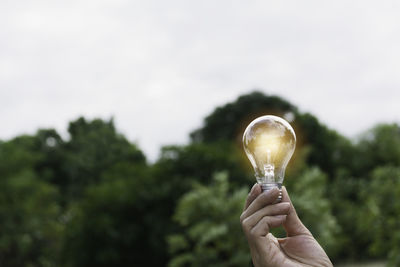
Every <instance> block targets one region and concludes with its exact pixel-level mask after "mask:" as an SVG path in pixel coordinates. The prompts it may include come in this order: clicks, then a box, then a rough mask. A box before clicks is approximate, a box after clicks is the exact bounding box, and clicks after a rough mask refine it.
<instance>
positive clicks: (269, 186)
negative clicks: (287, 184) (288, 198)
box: [260, 183, 282, 203]
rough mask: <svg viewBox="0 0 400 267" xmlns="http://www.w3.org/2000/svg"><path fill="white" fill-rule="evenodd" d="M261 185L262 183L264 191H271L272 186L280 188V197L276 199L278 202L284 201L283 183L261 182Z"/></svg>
mask: <svg viewBox="0 0 400 267" xmlns="http://www.w3.org/2000/svg"><path fill="white" fill-rule="evenodd" d="M260 185H261V189H262V191H263V192H266V191H269V190H271V189H272V188H278V189H279V195H278V198H277V199H276V203H279V202H281V201H282V184H281V183H271V184H260Z"/></svg>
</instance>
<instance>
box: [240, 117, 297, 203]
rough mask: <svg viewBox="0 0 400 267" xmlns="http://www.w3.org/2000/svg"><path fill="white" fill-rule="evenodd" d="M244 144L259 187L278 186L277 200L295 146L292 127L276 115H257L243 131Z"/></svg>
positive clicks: (264, 188)
mask: <svg viewBox="0 0 400 267" xmlns="http://www.w3.org/2000/svg"><path fill="white" fill-rule="evenodd" d="M243 147H244V151H245V152H246V155H247V157H248V158H249V161H250V162H251V165H253V168H254V172H255V176H256V179H257V182H258V183H259V184H260V185H261V188H262V190H263V191H268V190H270V189H272V188H274V187H278V189H279V190H280V194H279V198H278V201H280V200H281V199H282V191H281V187H282V183H283V179H284V178H285V169H286V166H287V164H288V162H289V160H290V158H291V157H292V155H293V152H294V149H295V147H296V134H295V133H294V130H293V128H292V126H290V124H289V123H288V122H287V121H285V120H284V119H282V118H279V117H277V116H272V115H267V116H262V117H259V118H257V119H255V120H253V121H252V122H251V123H250V124H249V125H248V126H247V128H246V130H245V131H244V134H243Z"/></svg>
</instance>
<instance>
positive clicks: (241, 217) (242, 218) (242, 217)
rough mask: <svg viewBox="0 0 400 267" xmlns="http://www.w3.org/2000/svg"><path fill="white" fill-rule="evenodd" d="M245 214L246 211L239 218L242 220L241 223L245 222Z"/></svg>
mask: <svg viewBox="0 0 400 267" xmlns="http://www.w3.org/2000/svg"><path fill="white" fill-rule="evenodd" d="M244 216H245V214H244V212H243V213H242V214H241V215H240V218H239V220H240V222H241V223H243V220H244V219H245V217H244Z"/></svg>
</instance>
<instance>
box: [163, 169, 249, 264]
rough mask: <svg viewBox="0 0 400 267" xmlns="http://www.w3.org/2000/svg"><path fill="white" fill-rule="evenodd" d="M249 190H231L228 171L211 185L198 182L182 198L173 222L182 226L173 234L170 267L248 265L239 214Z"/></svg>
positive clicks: (170, 246) (246, 249)
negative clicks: (179, 230) (178, 231)
mask: <svg viewBox="0 0 400 267" xmlns="http://www.w3.org/2000/svg"><path fill="white" fill-rule="evenodd" d="M247 192H248V189H247V188H242V189H237V190H232V188H230V187H229V183H228V178H227V174H226V173H218V174H216V175H215V177H214V183H213V184H211V185H209V186H204V185H201V184H195V185H194V187H193V189H192V190H191V191H189V192H188V193H186V194H185V195H184V196H183V197H182V198H181V199H180V201H179V203H178V205H177V208H176V212H175V214H174V221H176V223H177V224H178V225H179V226H180V227H181V228H182V230H181V232H180V233H177V234H174V235H170V236H169V237H168V244H169V250H170V253H171V254H172V255H173V257H172V259H171V261H170V262H169V266H171V267H178V266H246V265H248V264H249V262H250V255H249V251H248V248H247V243H246V241H245V239H244V236H243V233H242V230H241V226H240V224H239V220H238V218H239V216H240V214H241V212H242V209H243V203H244V200H245V198H246V196H247Z"/></svg>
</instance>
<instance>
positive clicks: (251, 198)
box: [243, 183, 261, 210]
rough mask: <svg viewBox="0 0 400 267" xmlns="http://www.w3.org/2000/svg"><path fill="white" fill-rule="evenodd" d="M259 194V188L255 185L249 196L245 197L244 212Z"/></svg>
mask: <svg viewBox="0 0 400 267" xmlns="http://www.w3.org/2000/svg"><path fill="white" fill-rule="evenodd" d="M259 194H261V187H260V185H259V184H257V183H255V184H254V185H253V187H252V188H251V190H250V193H249V195H248V196H247V199H246V203H245V205H244V208H243V210H246V209H247V208H248V207H249V206H250V204H251V203H252V202H253V201H254V199H256V198H257V196H258V195H259Z"/></svg>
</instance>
